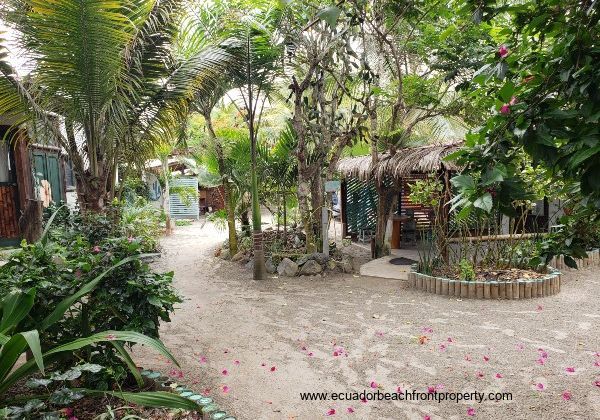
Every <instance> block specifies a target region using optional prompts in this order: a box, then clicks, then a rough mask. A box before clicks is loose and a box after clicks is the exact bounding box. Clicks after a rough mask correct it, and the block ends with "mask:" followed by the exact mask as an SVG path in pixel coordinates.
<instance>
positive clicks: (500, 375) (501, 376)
mask: <svg viewBox="0 0 600 420" xmlns="http://www.w3.org/2000/svg"><path fill="white" fill-rule="evenodd" d="M496 378H498V379H502V378H504V376H503V375H502V374H501V373H496Z"/></svg>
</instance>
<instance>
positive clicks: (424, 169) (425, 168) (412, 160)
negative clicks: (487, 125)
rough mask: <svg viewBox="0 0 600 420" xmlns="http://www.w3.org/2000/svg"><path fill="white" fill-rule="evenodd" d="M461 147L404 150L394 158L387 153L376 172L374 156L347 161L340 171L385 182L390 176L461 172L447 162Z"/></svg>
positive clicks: (454, 144)
mask: <svg viewBox="0 0 600 420" xmlns="http://www.w3.org/2000/svg"><path fill="white" fill-rule="evenodd" d="M461 146H462V143H453V144H444V145H428V146H420V147H409V148H406V149H400V150H398V151H397V152H396V153H395V154H394V155H393V156H390V155H389V154H388V153H383V154H382V155H380V160H379V164H378V165H377V166H376V167H375V168H373V167H372V165H371V156H370V155H367V156H357V157H348V158H343V159H340V161H339V162H338V171H340V173H341V174H342V175H343V176H345V177H354V178H358V179H361V180H367V179H371V178H374V177H375V178H377V179H382V178H383V177H385V176H386V175H389V176H392V177H394V178H401V177H403V176H406V175H409V174H410V173H411V172H419V173H428V172H434V171H437V170H439V169H444V170H449V171H457V170H459V169H460V168H459V167H458V166H457V165H456V164H455V163H454V162H448V161H444V160H443V159H444V158H445V157H446V156H448V155H449V154H451V153H453V152H455V151H457V150H458V149H460V147H461Z"/></svg>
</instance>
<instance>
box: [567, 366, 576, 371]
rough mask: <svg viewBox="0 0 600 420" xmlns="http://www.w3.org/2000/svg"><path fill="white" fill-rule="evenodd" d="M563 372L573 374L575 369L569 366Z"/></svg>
mask: <svg viewBox="0 0 600 420" xmlns="http://www.w3.org/2000/svg"><path fill="white" fill-rule="evenodd" d="M565 372H567V373H575V368H574V367H573V366H569V367H566V368H565Z"/></svg>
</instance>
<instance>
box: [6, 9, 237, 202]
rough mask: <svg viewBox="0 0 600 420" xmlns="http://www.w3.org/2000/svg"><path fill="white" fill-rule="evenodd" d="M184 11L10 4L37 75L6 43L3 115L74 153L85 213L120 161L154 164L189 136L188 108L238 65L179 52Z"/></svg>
mask: <svg viewBox="0 0 600 420" xmlns="http://www.w3.org/2000/svg"><path fill="white" fill-rule="evenodd" d="M183 8H184V2H183V1H182V0H167V1H155V0H116V1H113V2H104V1H99V0H86V1H77V0H58V1H52V2H50V3H48V2H46V1H44V0H8V1H5V2H3V5H2V6H1V9H0V17H1V18H2V20H3V21H4V22H6V23H7V24H8V25H10V26H11V27H12V28H13V29H14V31H15V34H16V41H17V43H18V45H19V48H20V50H19V51H20V53H21V55H22V56H23V58H25V59H26V60H27V61H28V62H29V63H30V64H31V68H30V72H29V74H27V75H19V74H18V72H17V70H15V69H13V68H12V67H11V66H10V65H9V62H8V60H7V57H8V55H7V52H6V50H5V43H4V42H1V43H0V73H1V74H2V75H3V77H2V78H1V79H0V114H8V115H11V116H13V117H14V118H15V121H16V122H15V125H20V124H22V123H24V122H33V123H34V127H36V128H37V130H35V131H36V132H37V133H38V138H36V139H35V141H37V142H49V141H51V142H53V143H55V144H57V145H58V146H60V147H62V148H63V149H64V150H66V151H67V153H68V154H69V158H70V159H71V161H72V162H73V170H74V174H75V178H76V180H77V188H78V195H79V205H80V207H81V208H82V209H83V210H91V211H100V210H102V209H103V208H104V206H105V204H106V202H107V199H110V196H109V192H110V191H111V190H112V185H113V184H114V182H115V174H116V167H117V165H118V163H119V162H120V161H140V160H141V161H143V160H144V159H146V158H148V156H149V153H151V150H152V147H149V145H153V144H156V143H157V142H159V141H160V140H161V139H162V138H164V137H167V136H171V134H172V132H173V131H174V130H175V131H177V130H179V128H180V126H181V123H182V122H183V121H184V120H185V117H186V116H187V111H188V103H189V101H188V100H189V99H190V98H191V97H192V96H193V95H194V94H195V93H197V92H199V91H204V92H206V91H209V90H210V89H212V88H213V87H214V84H215V82H216V81H217V80H219V78H218V76H220V74H221V72H222V71H223V69H224V68H225V67H226V66H227V65H228V64H230V63H231V62H232V56H231V55H230V54H228V53H227V52H225V51H224V50H223V49H221V48H216V47H210V46H203V48H199V49H197V50H194V51H193V53H190V54H187V55H185V56H183V55H175V54H174V52H173V48H172V41H173V38H174V37H175V36H176V34H177V33H178V30H179V22H180V20H181V16H182V10H183ZM66 28H68V29H69V30H66ZM57 116H58V117H57ZM60 121H64V128H65V130H64V133H63V130H61V129H60V127H59V123H60Z"/></svg>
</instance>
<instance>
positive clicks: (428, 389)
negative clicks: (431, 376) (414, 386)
mask: <svg viewBox="0 0 600 420" xmlns="http://www.w3.org/2000/svg"><path fill="white" fill-rule="evenodd" d="M427 393H428V394H433V393H435V387H434V386H428V387H427Z"/></svg>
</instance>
